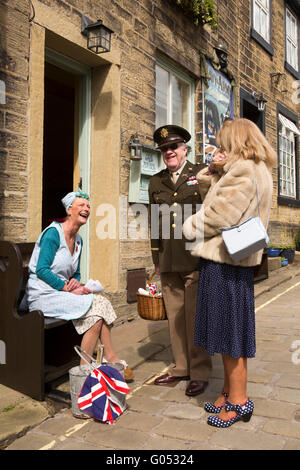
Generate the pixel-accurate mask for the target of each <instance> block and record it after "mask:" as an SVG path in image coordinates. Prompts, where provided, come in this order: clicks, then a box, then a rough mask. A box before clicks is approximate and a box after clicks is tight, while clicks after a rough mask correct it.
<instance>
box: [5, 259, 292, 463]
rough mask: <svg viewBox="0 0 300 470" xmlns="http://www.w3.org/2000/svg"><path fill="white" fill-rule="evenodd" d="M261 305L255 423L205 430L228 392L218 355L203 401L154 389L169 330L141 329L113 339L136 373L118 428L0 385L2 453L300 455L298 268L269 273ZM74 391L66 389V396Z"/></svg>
mask: <svg viewBox="0 0 300 470" xmlns="http://www.w3.org/2000/svg"><path fill="white" fill-rule="evenodd" d="M255 296H256V312H257V313H256V320H257V323H256V325H257V327H256V331H257V355H256V357H255V358H254V359H251V360H249V382H248V395H249V396H250V397H251V398H252V399H253V400H254V404H255V410H254V415H253V416H252V419H251V421H250V422H249V423H243V422H239V423H236V424H234V425H233V426H232V427H231V428H229V429H217V428H213V427H210V426H208V425H207V424H206V419H207V416H208V415H207V413H206V412H205V411H204V409H203V404H204V402H205V401H208V400H213V399H214V398H215V397H216V396H217V394H218V393H219V391H220V390H221V387H222V376H223V373H222V365H221V358H220V356H219V355H215V356H214V357H213V373H212V378H211V381H210V384H209V387H208V388H207V390H206V392H205V393H204V394H203V395H200V396H198V397H193V398H189V397H187V396H186V395H185V393H184V392H185V387H186V383H185V382H180V383H178V384H177V385H176V386H174V387H157V386H154V385H153V380H154V377H155V376H157V375H160V374H161V373H162V372H164V371H165V370H166V368H167V366H168V364H169V363H170V361H171V351H170V342H169V334H168V328H167V323H166V322H147V321H145V320H142V319H136V320H133V321H132V322H127V323H125V324H122V325H119V326H117V327H115V328H114V330H113V341H114V344H115V346H116V350H117V351H118V353H119V355H120V356H121V357H123V358H124V359H126V360H127V362H128V363H129V364H130V366H131V367H133V368H134V371H135V380H134V382H132V383H131V384H129V385H130V389H131V392H130V394H129V396H128V399H127V403H128V408H127V410H126V411H125V412H124V414H123V415H122V416H120V417H119V418H118V420H117V421H116V422H115V423H114V424H113V425H111V426H108V425H106V424H103V423H100V422H96V421H94V420H92V419H88V420H78V419H76V418H74V417H73V416H72V413H71V410H70V409H69V408H64V407H63V405H61V406H60V409H59V408H57V406H56V407H55V406H54V405H53V403H51V402H49V401H45V402H36V401H34V400H31V399H30V398H28V397H26V396H24V395H22V394H19V393H17V392H15V391H13V390H11V389H8V388H7V387H3V386H1V385H0V403H1V405H0V406H1V409H0V447H2V448H6V449H7V450H27V449H32V450H38V449H44V450H50V449H53V450H67V449H68V450H106V451H113V450H145V451H146V450H148V451H151V450H182V451H185V452H188V453H189V452H191V453H192V452H193V451H196V450H204V449H205V450H222V449H238V450H247V449H255V450H260V449H261V450H270V449H272V450H279V449H283V450H300V392H299V389H300V265H298V264H296V265H291V266H288V267H286V268H281V269H280V270H278V271H274V272H271V273H270V277H269V279H267V280H265V281H262V282H260V283H258V284H256V286H255ZM124 345H129V346H126V347H125V348H124ZM68 386H69V384H68V383H67V382H66V383H64V384H62V386H61V388H62V389H65V390H68ZM111 455H113V453H112V454H111ZM115 455H116V454H115ZM115 463H116V462H115Z"/></svg>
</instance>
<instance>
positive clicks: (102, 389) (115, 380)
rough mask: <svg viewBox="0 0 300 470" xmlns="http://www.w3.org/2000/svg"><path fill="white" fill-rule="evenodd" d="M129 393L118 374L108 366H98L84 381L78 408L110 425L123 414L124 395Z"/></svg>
mask: <svg viewBox="0 0 300 470" xmlns="http://www.w3.org/2000/svg"><path fill="white" fill-rule="evenodd" d="M129 392H130V389H129V388H128V385H127V384H126V382H125V380H124V378H123V377H122V375H121V374H120V372H118V371H117V370H116V369H114V368H113V367H110V366H100V367H98V368H97V369H96V368H95V369H94V370H93V371H92V372H91V373H90V375H89V376H88V377H87V378H86V379H85V382H84V384H83V387H82V389H81V392H80V394H79V396H78V399H77V403H78V407H79V409H80V410H81V411H84V412H85V413H88V414H91V415H92V416H93V417H94V418H95V419H98V420H99V421H103V422H105V423H108V424H112V423H113V421H114V420H115V419H116V418H117V417H118V416H120V415H121V414H122V413H123V411H124V409H125V400H124V395H126V394H127V393H129ZM122 398H123V399H122Z"/></svg>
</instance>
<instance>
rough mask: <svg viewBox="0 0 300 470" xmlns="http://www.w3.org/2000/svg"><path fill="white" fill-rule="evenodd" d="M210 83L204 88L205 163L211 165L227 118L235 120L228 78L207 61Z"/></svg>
mask: <svg viewBox="0 0 300 470" xmlns="http://www.w3.org/2000/svg"><path fill="white" fill-rule="evenodd" d="M207 67H208V72H209V77H210V78H209V81H208V83H207V86H206V87H204V90H205V91H204V161H205V163H207V164H209V163H210V161H211V159H212V157H213V155H214V152H215V150H216V148H217V142H216V137H217V133H218V131H219V129H220V128H221V126H222V124H223V122H224V120H225V118H233V91H232V86H231V83H230V80H229V79H228V77H227V76H226V75H225V74H224V73H223V72H220V71H219V70H216V69H214V67H213V66H212V65H211V63H210V61H207Z"/></svg>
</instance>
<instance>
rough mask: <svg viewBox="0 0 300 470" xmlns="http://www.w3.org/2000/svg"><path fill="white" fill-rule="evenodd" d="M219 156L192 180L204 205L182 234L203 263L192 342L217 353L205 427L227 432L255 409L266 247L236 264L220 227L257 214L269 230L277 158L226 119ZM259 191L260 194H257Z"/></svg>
mask: <svg viewBox="0 0 300 470" xmlns="http://www.w3.org/2000/svg"><path fill="white" fill-rule="evenodd" d="M218 145H219V147H220V151H219V154H217V155H216V156H215V157H214V158H213V161H212V163H211V164H210V166H209V167H208V168H204V169H203V170H201V171H200V172H199V173H198V175H197V179H198V182H199V188H200V192H202V194H201V195H202V200H203V201H204V203H203V205H202V208H201V210H200V211H199V212H197V213H196V214H194V215H192V216H191V217H189V218H188V219H187V220H186V222H185V224H184V227H183V232H184V235H185V237H186V238H187V239H188V240H191V241H192V240H194V241H193V243H192V251H191V253H192V255H194V256H197V257H199V258H200V262H199V268H198V269H199V288H198V304H197V317H196V324H195V344H196V345H198V346H201V347H202V348H204V349H205V350H206V351H207V352H208V353H209V354H210V355H213V354H214V353H220V354H222V360H223V366H224V388H223V391H222V393H221V394H220V396H219V397H218V398H217V400H216V401H215V402H214V403H206V405H205V409H206V411H208V412H211V413H213V415H212V416H210V417H209V418H208V424H210V425H212V426H217V427H229V426H231V425H232V424H233V423H235V422H236V421H239V420H243V421H249V420H250V418H251V415H252V413H253V409H254V405H253V402H252V400H251V399H250V398H248V397H247V358H251V357H254V356H255V311H254V279H253V277H254V275H253V267H254V266H256V265H258V264H260V262H261V258H262V252H263V250H260V251H258V252H256V253H254V254H252V255H250V256H248V257H247V258H246V259H243V260H242V261H240V262H238V263H236V262H234V261H233V260H232V259H231V257H230V255H229V254H228V252H227V250H226V247H225V244H224V242H223V239H222V234H221V230H220V228H221V227H222V228H225V227H232V226H234V225H239V224H241V223H242V222H244V221H245V220H247V219H248V218H249V217H250V216H254V217H256V216H257V215H258V205H257V194H258V201H259V208H260V218H261V220H262V222H263V224H264V226H265V228H267V225H268V221H269V214H270V208H271V203H272V187H273V183H272V168H273V167H275V166H276V162H277V156H276V153H275V152H274V150H273V149H272V147H271V146H270V145H269V143H268V142H267V140H266V138H265V137H264V135H263V134H262V133H261V131H260V130H259V128H258V127H257V126H256V125H255V124H254V123H253V122H252V121H249V120H247V119H234V120H228V121H225V123H224V124H223V126H222V128H221V129H220V131H219V134H218ZM256 187H257V192H256Z"/></svg>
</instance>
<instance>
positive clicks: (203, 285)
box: [194, 258, 255, 358]
mask: <svg viewBox="0 0 300 470" xmlns="http://www.w3.org/2000/svg"><path fill="white" fill-rule="evenodd" d="M198 269H199V285H198V301H197V314H196V322H195V337H194V341H195V345H196V346H201V347H202V348H203V349H205V350H206V351H207V353H208V354H210V355H213V354H214V353H220V354H226V355H228V356H230V357H235V358H238V357H248V358H250V357H254V356H255V313H254V275H253V268H252V267H242V266H231V265H229V264H224V263H223V264H222V263H215V262H214V261H210V260H205V259H202V258H201V259H200V262H199V268H198Z"/></svg>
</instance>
